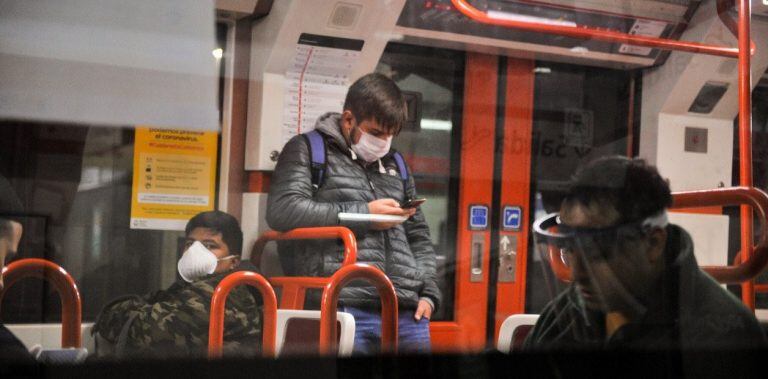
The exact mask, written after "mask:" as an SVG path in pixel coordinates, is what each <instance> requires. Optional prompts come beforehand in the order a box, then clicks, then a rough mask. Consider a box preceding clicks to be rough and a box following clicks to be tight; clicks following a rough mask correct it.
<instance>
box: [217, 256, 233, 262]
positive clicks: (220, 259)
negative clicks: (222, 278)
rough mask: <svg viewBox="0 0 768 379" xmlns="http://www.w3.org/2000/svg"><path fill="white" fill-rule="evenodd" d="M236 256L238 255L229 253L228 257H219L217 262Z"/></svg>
mask: <svg viewBox="0 0 768 379" xmlns="http://www.w3.org/2000/svg"><path fill="white" fill-rule="evenodd" d="M234 258H237V255H227V256H226V257H224V258H219V259H217V260H216V261H217V262H221V261H223V260H227V259H234Z"/></svg>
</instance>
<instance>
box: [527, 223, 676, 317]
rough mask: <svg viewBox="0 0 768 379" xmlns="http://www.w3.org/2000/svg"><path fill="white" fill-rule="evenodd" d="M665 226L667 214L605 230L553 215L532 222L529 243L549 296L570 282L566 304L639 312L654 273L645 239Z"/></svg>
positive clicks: (599, 309)
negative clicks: (566, 220) (539, 262)
mask: <svg viewBox="0 0 768 379" xmlns="http://www.w3.org/2000/svg"><path fill="white" fill-rule="evenodd" d="M666 225H667V215H666V212H661V213H659V214H658V215H655V216H652V217H648V218H646V219H644V220H640V221H636V222H630V223H626V224H618V225H612V226H608V227H604V228H589V227H573V226H569V225H567V224H566V223H563V222H562V221H561V219H560V216H559V214H557V213H554V214H550V215H547V216H545V217H542V218H540V219H538V220H536V222H535V223H534V242H535V247H536V252H537V254H539V256H540V257H541V259H542V262H543V263H544V264H543V265H542V268H543V271H544V273H543V274H544V278H545V281H546V283H547V287H548V291H549V295H550V296H552V299H554V298H555V297H556V296H558V294H560V293H561V292H562V291H564V290H566V288H567V287H568V286H569V285H570V284H571V283H573V285H574V291H573V292H572V293H570V295H572V298H571V300H572V301H573V302H576V303H578V304H581V305H582V306H583V308H585V309H588V310H594V311H602V312H604V313H609V312H626V313H635V312H642V311H643V310H644V307H643V305H642V304H643V301H642V294H643V293H644V292H645V291H644V289H645V288H647V287H648V285H649V284H648V278H649V277H651V276H652V272H653V269H652V267H651V265H652V264H651V262H649V260H648V259H647V258H645V257H646V254H645V252H646V251H647V246H648V245H647V241H646V238H645V237H647V236H648V233H649V232H650V231H652V230H654V229H657V228H664V227H665V226H666Z"/></svg>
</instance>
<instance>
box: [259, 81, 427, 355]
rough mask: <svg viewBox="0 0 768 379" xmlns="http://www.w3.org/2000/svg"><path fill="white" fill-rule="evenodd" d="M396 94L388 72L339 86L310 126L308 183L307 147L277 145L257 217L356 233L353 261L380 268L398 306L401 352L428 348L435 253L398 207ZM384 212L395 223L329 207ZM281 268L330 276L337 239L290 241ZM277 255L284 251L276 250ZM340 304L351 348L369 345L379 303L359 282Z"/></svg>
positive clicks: (401, 108) (412, 191)
mask: <svg viewBox="0 0 768 379" xmlns="http://www.w3.org/2000/svg"><path fill="white" fill-rule="evenodd" d="M405 118H406V108H405V101H404V98H403V95H402V93H401V92H400V89H399V88H398V87H397V85H396V84H395V83H394V82H392V80H390V79H389V78H387V77H385V76H383V75H380V74H368V75H366V76H363V77H362V78H360V79H358V80H357V81H356V82H355V83H354V84H352V86H351V87H350V89H349V92H348V93H347V97H346V100H345V103H344V111H343V113H341V114H339V113H327V114H325V115H323V116H321V117H320V118H319V119H318V120H317V124H316V125H315V128H316V130H318V131H319V132H320V134H321V136H322V137H323V139H324V141H325V146H326V168H325V170H324V175H323V179H322V182H321V183H319V185H318V187H317V188H315V187H313V183H312V179H311V177H312V170H311V169H310V166H311V162H312V160H311V158H310V152H309V146H308V144H307V142H306V140H305V139H304V138H303V137H302V136H296V137H294V138H293V139H291V140H290V141H288V143H287V144H286V145H285V147H284V148H283V151H282V153H281V154H280V158H279V160H278V162H277V167H276V168H275V172H274V175H273V176H272V183H271V188H270V193H269V203H268V206H267V222H268V223H269V225H270V227H271V228H273V229H275V230H278V231H286V230H290V229H294V228H300V227H317V226H335V225H342V226H346V227H348V228H350V229H351V230H352V231H353V232H354V233H355V236H356V237H357V248H358V251H357V261H358V262H359V263H366V264H369V265H372V266H374V267H376V268H378V269H380V270H381V271H383V272H384V273H385V274H386V275H387V276H388V277H389V279H390V280H392V283H393V284H394V286H395V289H396V292H397V297H398V303H399V308H400V312H399V314H400V320H399V339H400V345H399V348H400V351H401V352H403V351H404V352H428V351H429V349H430V340H429V317H430V316H431V315H432V313H433V312H434V311H435V309H436V308H437V307H438V306H439V305H440V290H439V289H438V286H437V279H436V273H435V265H436V259H435V252H434V250H433V248H432V243H431V240H430V236H429V228H428V226H427V223H426V220H425V218H424V214H423V213H422V212H421V210H419V209H403V208H401V207H400V204H401V203H403V202H405V201H407V200H408V199H415V198H416V186H415V183H414V180H413V177H412V175H409V176H408V181H407V183H405V184H404V183H403V180H402V179H401V177H400V173H399V172H398V168H397V167H398V166H397V164H396V162H395V160H394V158H393V153H394V151H393V150H391V149H390V144H391V141H392V137H393V136H395V135H397V134H398V132H399V131H400V128H401V127H402V125H403V123H404V122H405ZM342 212H346V213H359V214H385V215H395V216H404V217H407V220H406V221H404V222H346V221H340V220H339V217H338V214H339V213H342ZM291 246H292V247H293V249H292V251H291V252H290V253H291V262H289V266H292V267H290V268H288V269H289V270H293V272H292V273H293V274H295V275H299V276H330V275H332V274H333V273H334V272H336V271H337V270H338V269H339V267H341V262H342V260H343V249H342V247H341V246H340V244H339V243H338V242H337V241H328V240H324V241H308V242H302V243H293V244H292V245H291ZM280 253H281V254H284V253H285V249H284V248H283V247H281V249H280ZM341 305H342V309H343V310H344V311H346V312H350V313H352V315H353V316H355V323H356V331H355V352H356V353H363V354H369V353H372V352H374V351H376V349H377V348H378V346H379V343H380V324H381V320H380V317H379V307H380V300H379V296H378V294H377V292H376V290H375V288H374V287H372V286H369V285H365V284H361V285H359V286H354V285H353V286H348V287H347V288H345V289H343V290H342V292H341Z"/></svg>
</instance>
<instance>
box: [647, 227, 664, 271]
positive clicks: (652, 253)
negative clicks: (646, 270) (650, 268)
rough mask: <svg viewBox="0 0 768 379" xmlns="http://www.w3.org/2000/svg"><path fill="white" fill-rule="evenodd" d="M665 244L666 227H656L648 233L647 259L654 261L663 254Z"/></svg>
mask: <svg viewBox="0 0 768 379" xmlns="http://www.w3.org/2000/svg"><path fill="white" fill-rule="evenodd" d="M666 246H667V229H666V228H656V229H653V230H652V231H651V232H650V233H649V234H648V252H647V254H648V261H650V262H651V263H656V262H657V261H659V259H660V258H661V257H662V255H663V254H664V248H665V247H666Z"/></svg>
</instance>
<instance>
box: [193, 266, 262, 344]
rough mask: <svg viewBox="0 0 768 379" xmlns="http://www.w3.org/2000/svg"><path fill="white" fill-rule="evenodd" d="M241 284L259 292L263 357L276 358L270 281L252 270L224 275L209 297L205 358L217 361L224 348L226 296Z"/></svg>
mask: <svg viewBox="0 0 768 379" xmlns="http://www.w3.org/2000/svg"><path fill="white" fill-rule="evenodd" d="M242 284H247V285H249V286H252V287H255V288H256V289H257V290H259V292H261V298H262V300H263V301H264V318H263V320H264V326H263V332H262V344H261V350H262V354H263V356H264V357H266V358H274V357H275V353H276V351H275V346H276V341H275V338H276V334H277V297H276V296H275V291H274V290H273V289H272V286H271V285H270V284H269V282H268V281H267V280H266V279H264V277H263V276H261V275H259V274H257V273H255V272H251V271H238V272H235V273H232V274H230V275H227V277H226V278H224V279H223V280H222V281H221V282H220V283H219V285H218V286H216V289H214V290H213V296H212V297H211V319H210V326H209V327H208V358H220V357H221V355H222V347H223V345H224V306H225V305H226V303H227V296H228V295H229V292H230V291H232V289H233V288H234V287H237V286H239V285H242Z"/></svg>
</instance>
